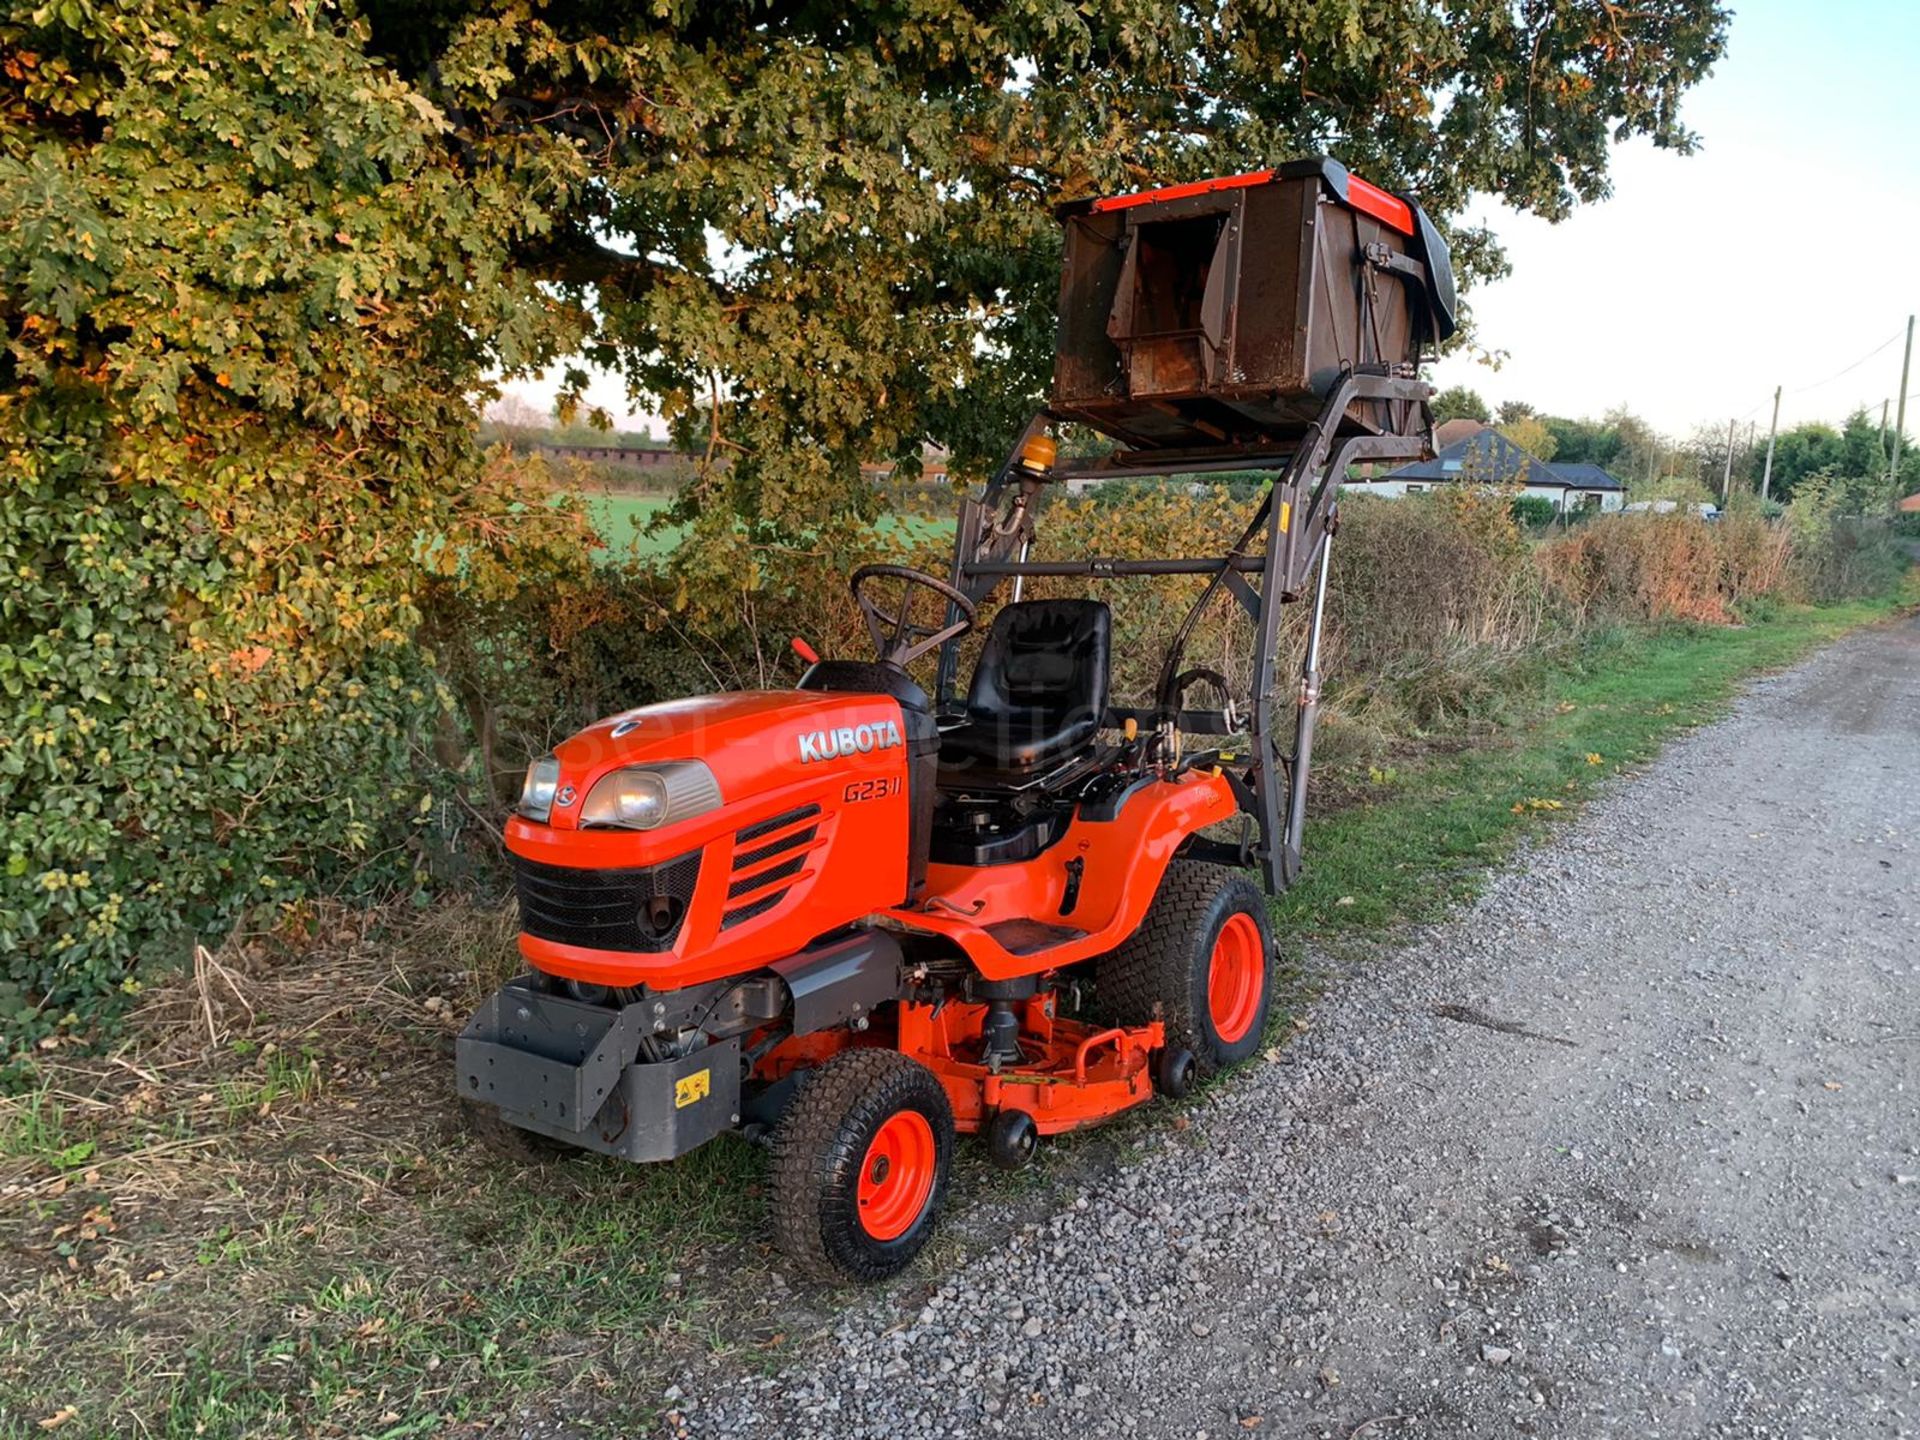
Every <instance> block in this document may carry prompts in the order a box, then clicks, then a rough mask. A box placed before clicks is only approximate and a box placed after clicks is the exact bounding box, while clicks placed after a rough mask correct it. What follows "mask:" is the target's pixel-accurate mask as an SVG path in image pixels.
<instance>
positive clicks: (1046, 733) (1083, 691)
mask: <svg viewBox="0 0 1920 1440" xmlns="http://www.w3.org/2000/svg"><path fill="white" fill-rule="evenodd" d="M1112 646H1113V613H1112V612H1111V611H1110V610H1108V609H1107V607H1106V605H1105V604H1104V603H1102V602H1101V601H1098V600H1020V601H1015V602H1013V603H1012V604H1008V605H1003V606H1001V607H1000V611H999V613H998V614H996V615H995V616H994V617H993V628H992V629H990V630H989V631H988V632H987V641H986V645H985V647H984V648H983V649H982V650H981V652H980V663H979V664H978V665H977V666H975V667H974V672H973V684H972V685H971V686H970V687H969V688H968V690H967V718H966V722H965V723H964V724H962V725H959V726H956V727H955V728H953V729H951V730H948V731H947V732H946V733H945V734H944V735H943V736H942V737H941V740H940V760H941V763H942V764H946V765H955V764H966V763H973V764H978V765H982V766H985V767H987V768H989V769H993V770H998V771H1004V772H1006V773H1008V774H1014V775H1021V774H1027V773H1029V772H1031V771H1034V770H1037V769H1039V768H1040V767H1042V766H1044V765H1049V764H1052V763H1053V762H1054V761H1056V760H1061V759H1064V758H1066V757H1067V756H1069V755H1072V754H1073V753H1074V752H1075V751H1078V750H1081V749H1084V748H1085V747H1086V746H1088V745H1090V744H1091V743H1092V742H1093V738H1094V736H1095V735H1096V734H1098V733H1099V730H1100V725H1101V721H1102V720H1103V719H1104V717H1105V715H1106V713H1107V679H1108V665H1109V661H1110V658H1111V656H1110V652H1111V650H1112Z"/></svg>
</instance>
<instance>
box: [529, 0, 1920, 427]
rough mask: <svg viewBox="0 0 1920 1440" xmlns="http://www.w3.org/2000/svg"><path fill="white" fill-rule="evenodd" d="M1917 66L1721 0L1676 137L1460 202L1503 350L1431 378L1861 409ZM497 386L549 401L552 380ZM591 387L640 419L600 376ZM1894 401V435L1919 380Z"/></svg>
mask: <svg viewBox="0 0 1920 1440" xmlns="http://www.w3.org/2000/svg"><path fill="white" fill-rule="evenodd" d="M1917 80H1920V0H1748V3H1746V4H1742V5H1737V6H1736V10H1735V15H1734V19H1733V24H1732V28H1731V31H1730V34H1729V40H1728V50H1727V55H1726V57H1725V58H1724V59H1723V60H1722V61H1721V62H1720V64H1719V65H1718V66H1717V67H1716V69H1715V71H1714V73H1713V74H1712V75H1711V76H1710V77H1709V78H1708V79H1707V80H1706V81H1705V82H1704V83H1703V84H1701V85H1700V86H1698V87H1697V88H1696V89H1695V90H1693V91H1692V92H1691V93H1690V94H1689V95H1688V96H1687V98H1686V100H1685V101H1684V102H1683V107H1682V114H1683V116H1684V117H1685V119H1686V121H1687V123H1688V124H1689V125H1690V126H1691V127H1692V128H1693V129H1694V130H1695V131H1696V132H1697V133H1698V134H1699V135H1700V137H1701V144H1700V148H1699V150H1698V151H1697V152H1696V153H1694V154H1692V155H1676V154H1673V153H1670V152H1666V151H1660V150H1656V149H1654V148H1653V147H1652V146H1651V145H1649V144H1646V143H1645V142H1634V143H1630V144H1628V145H1624V146H1621V147H1619V148H1617V149H1616V151H1615V154H1614V165H1613V194H1612V195H1611V196H1610V197H1609V198H1607V199H1606V200H1603V201H1601V202H1599V203H1597V204H1594V205H1590V206H1582V207H1580V208H1578V209H1576V211H1575V212H1574V214H1573V215H1572V216H1571V217H1570V218H1569V219H1567V220H1565V221H1562V222H1561V223H1560V224H1558V225H1549V224H1547V223H1545V222H1544V221H1541V220H1538V219H1536V218H1534V217H1532V216H1527V215H1520V214H1517V213H1515V212H1513V211H1511V210H1508V209H1506V208H1505V207H1504V206H1501V205H1499V204H1497V203H1494V202H1492V201H1487V202H1483V203H1482V204H1480V205H1479V206H1478V207H1477V208H1476V212H1475V213H1474V214H1473V215H1472V217H1471V218H1474V219H1477V220H1480V221H1482V222H1484V223H1486V224H1489V225H1491V226H1492V228H1493V229H1494V231H1495V233H1496V234H1498V235H1499V236H1500V238H1501V240H1502V242H1503V243H1504V244H1505V245H1506V247H1507V253H1508V258H1509V260H1510V261H1511V262H1512V265H1513V273H1512V275H1511V276H1509V277H1508V278H1507V279H1505V280H1502V281H1499V282H1497V283H1495V284H1493V285H1488V286H1482V287H1480V288H1478V289H1476V290H1475V291H1474V292H1473V293H1472V294H1471V295H1470V296H1469V297H1468V299H1469V302H1470V303H1471V305H1472V307H1473V312H1474V317H1475V325H1476V327H1477V338H1478V341H1479V343H1480V345H1481V346H1483V347H1485V348H1486V349H1487V350H1491V351H1497V352H1504V357H1505V358H1504V359H1503V360H1502V361H1501V363H1500V365H1499V368H1497V369H1494V368H1490V367H1489V366H1488V365H1486V364H1483V363H1479V362H1478V361H1476V360H1474V359H1472V358H1470V357H1468V356H1465V355H1459V356H1453V357H1449V358H1448V359H1447V360H1445V361H1443V362H1441V363H1440V364H1439V365H1438V366H1436V367H1435V368H1434V373H1433V378H1434V380H1435V381H1436V382H1437V383H1439V384H1441V385H1455V384H1464V385H1468V386H1471V387H1472V388H1473V389H1475V390H1477V391H1479V393H1480V394H1481V395H1482V396H1483V397H1485V398H1486V399H1487V400H1488V401H1489V402H1490V403H1492V404H1495V405H1498V404H1499V403H1501V402H1502V401H1506V400H1524V401H1526V402H1528V403H1529V404H1531V405H1533V406H1534V407H1535V408H1536V409H1539V410H1542V411H1545V412H1547V413H1550V414H1559V415H1568V416H1582V415H1592V416H1598V415H1600V414H1602V413H1604V412H1605V411H1607V410H1609V409H1611V408H1613V407H1614V406H1616V405H1625V406H1627V407H1629V408H1631V409H1632V410H1634V411H1635V412H1637V413H1638V414H1640V415H1641V416H1643V417H1645V418H1646V419H1648V420H1650V421H1651V422H1652V423H1653V424H1654V425H1655V426H1656V427H1657V428H1659V429H1660V430H1662V431H1663V432H1665V433H1667V434H1668V435H1669V436H1670V437H1672V438H1674V439H1685V438H1686V437H1687V436H1688V435H1690V434H1691V433H1692V431H1693V430H1694V429H1695V427H1696V426H1705V425H1718V426H1724V425H1726V424H1727V423H1728V422H1729V421H1738V423H1739V424H1740V426H1741V427H1742V428H1743V430H1744V427H1746V426H1747V425H1755V426H1757V427H1758V431H1757V433H1758V435H1759V436H1761V437H1764V436H1765V434H1766V429H1767V423H1768V420H1769V418H1770V412H1771V409H1772V404H1773V391H1774V387H1775V386H1776V385H1778V386H1781V387H1783V389H1784V391H1785V393H1784V394H1783V396H1782V398H1781V403H1780V424H1781V427H1782V428H1783V429H1784V428H1787V427H1789V426H1792V425H1794V424H1797V423H1800V422H1801V421H1806V420H1824V421H1830V422H1833V423H1838V422H1840V421H1842V420H1844V419H1845V418H1846V416H1847V414H1848V413H1849V412H1850V411H1851V410H1853V409H1855V408H1856V407H1858V406H1863V405H1864V406H1866V407H1868V409H1869V410H1870V411H1872V413H1873V414H1874V415H1875V417H1876V418H1877V417H1878V414H1879V410H1880V404H1881V401H1882V400H1888V399H1894V400H1897V392H1898V390H1899V385H1900V359H1901V346H1902V342H1903V341H1904V338H1905V328H1906V323H1907V317H1908V316H1909V315H1910V314H1912V313H1914V312H1915V311H1916V310H1920V248H1916V245H1915V239H1916V237H1920V119H1916V118H1915V112H1914V110H1913V108H1912V102H1911V101H1910V100H1909V99H1908V96H1909V94H1910V91H1911V87H1912V86H1913V85H1914V84H1915V82H1916V81H1917ZM1882 347H1884V348H1882ZM1870 352H1876V353H1871V354H1870ZM1908 383H1909V388H1910V389H1912V390H1915V391H1920V362H1917V363H1916V368H1915V378H1914V379H1912V380H1910V381H1909V382H1908ZM512 388H513V389H514V390H515V391H517V392H518V393H520V394H523V395H524V396H526V397H527V398H528V399H530V400H531V401H533V402H534V403H536V404H538V405H540V406H541V408H543V409H544V408H546V406H547V405H549V404H550V403H551V400H552V395H553V387H552V385H551V384H544V385H543V384H532V383H529V384H521V385H516V386H514V387H512ZM590 398H591V399H592V400H593V402H594V403H596V404H599V405H602V406H604V407H605V408H606V409H607V410H608V411H609V412H610V413H612V414H613V415H614V416H615V417H616V419H617V420H622V419H623V417H624V420H623V423H627V424H632V425H634V426H636V427H638V426H643V425H645V424H646V423H647V421H646V417H644V416H635V415H633V414H632V412H631V410H630V407H629V405H628V403H627V401H626V397H625V394H624V391H623V389H622V387H621V385H620V383H619V382H618V381H617V380H615V379H613V378H612V377H610V376H605V377H601V378H600V379H599V380H598V381H597V382H596V384H595V385H594V387H593V389H592V391H591V392H590ZM1908 406H1909V416H1908V423H1907V432H1908V434H1910V435H1911V434H1914V433H1916V432H1917V431H1920V394H1916V395H1915V396H1913V397H1912V398H1910V399H1909V401H1908Z"/></svg>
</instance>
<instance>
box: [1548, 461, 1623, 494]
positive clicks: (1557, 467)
mask: <svg viewBox="0 0 1920 1440" xmlns="http://www.w3.org/2000/svg"><path fill="white" fill-rule="evenodd" d="M1547 468H1548V469H1549V470H1551V471H1553V473H1554V474H1556V475H1558V476H1560V478H1561V479H1563V480H1565V481H1566V482H1567V484H1568V485H1570V486H1571V487H1573V488H1574V489H1576V490H1625V489H1626V488H1627V487H1626V486H1624V485H1622V484H1621V483H1620V482H1619V481H1618V480H1616V479H1615V478H1614V477H1613V476H1611V475H1609V474H1608V473H1607V472H1606V470H1605V469H1603V468H1602V467H1601V466H1598V465H1592V464H1589V463H1587V462H1586V461H1575V462H1570V463H1567V464H1559V463H1550V464H1549V465H1548V466H1547Z"/></svg>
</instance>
